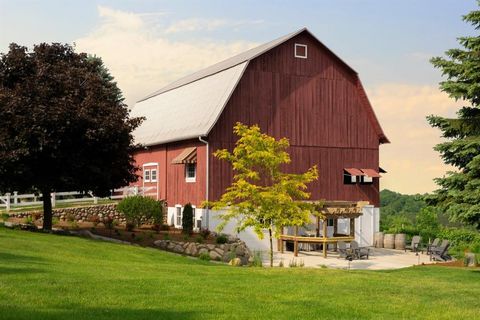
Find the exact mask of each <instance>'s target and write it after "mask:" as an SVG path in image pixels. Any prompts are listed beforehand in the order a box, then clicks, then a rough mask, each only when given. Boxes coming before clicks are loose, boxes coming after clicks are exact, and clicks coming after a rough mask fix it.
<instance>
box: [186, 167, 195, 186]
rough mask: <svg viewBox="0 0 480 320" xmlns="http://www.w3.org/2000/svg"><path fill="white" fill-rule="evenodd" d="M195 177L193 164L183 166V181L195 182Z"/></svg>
mask: <svg viewBox="0 0 480 320" xmlns="http://www.w3.org/2000/svg"><path fill="white" fill-rule="evenodd" d="M196 176H197V165H196V164H195V163H187V164H185V181H186V182H195V180H196Z"/></svg>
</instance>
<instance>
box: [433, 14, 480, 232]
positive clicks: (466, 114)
mask: <svg viewBox="0 0 480 320" xmlns="http://www.w3.org/2000/svg"><path fill="white" fill-rule="evenodd" d="M463 20H464V21H466V22H468V23H470V24H472V25H473V27H474V29H475V31H476V33H477V34H475V35H473V36H468V37H461V38H458V41H459V43H460V45H461V48H456V49H450V50H448V51H446V53H445V54H446V57H435V58H432V60H431V62H432V64H433V65H434V66H435V67H436V68H439V69H440V70H442V73H443V75H444V76H446V80H445V81H443V82H441V83H440V88H441V90H442V91H444V92H446V93H448V95H449V96H450V97H451V98H453V99H455V100H461V101H465V104H467V105H466V106H463V107H462V108H460V110H459V111H458V113H457V115H458V117H457V118H445V117H440V116H433V115H432V116H429V117H428V121H429V122H430V124H431V125H432V126H433V127H437V128H439V129H440V130H441V131H442V135H443V137H445V138H446V139H447V140H446V142H443V143H440V144H438V145H437V146H436V147H435V150H437V151H438V152H440V154H441V156H442V159H443V161H444V162H445V163H447V164H450V165H453V166H454V167H456V168H457V171H455V172H448V173H447V174H446V176H444V177H442V178H437V179H435V181H436V182H437V184H438V185H439V186H440V189H439V190H436V191H435V193H434V194H433V195H430V196H428V197H427V198H426V200H427V202H428V203H429V204H434V205H437V206H438V207H439V208H441V209H442V210H445V212H446V213H447V214H448V215H449V216H450V218H451V220H452V221H459V222H463V223H466V224H470V225H473V226H475V227H476V228H478V229H480V35H478V31H479V30H480V11H472V12H470V13H469V14H467V15H465V16H463Z"/></svg>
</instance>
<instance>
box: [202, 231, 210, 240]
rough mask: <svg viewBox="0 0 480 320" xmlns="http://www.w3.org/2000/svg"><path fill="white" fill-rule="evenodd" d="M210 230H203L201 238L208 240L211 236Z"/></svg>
mask: <svg viewBox="0 0 480 320" xmlns="http://www.w3.org/2000/svg"><path fill="white" fill-rule="evenodd" d="M210 233H211V232H210V230H208V229H202V231H200V236H201V237H202V238H203V239H207V238H208V236H209V235H210Z"/></svg>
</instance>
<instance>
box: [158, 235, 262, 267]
mask: <svg viewBox="0 0 480 320" xmlns="http://www.w3.org/2000/svg"><path fill="white" fill-rule="evenodd" d="M154 244H155V246H157V247H158V248H160V249H162V250H166V251H171V252H175V253H179V254H185V255H188V256H192V257H199V256H200V255H201V254H208V255H209V256H210V259H212V260H215V261H223V262H230V261H231V260H232V259H234V258H238V259H239V260H240V263H241V265H246V264H248V263H250V262H252V261H253V254H252V252H251V251H250V249H248V247H247V245H246V244H245V242H243V241H241V240H236V241H235V242H233V243H226V244H204V243H196V242H183V241H172V240H157V241H155V242H154Z"/></svg>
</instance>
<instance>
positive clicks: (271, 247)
mask: <svg viewBox="0 0 480 320" xmlns="http://www.w3.org/2000/svg"><path fill="white" fill-rule="evenodd" d="M268 234H269V236H270V267H273V239H272V228H268Z"/></svg>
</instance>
